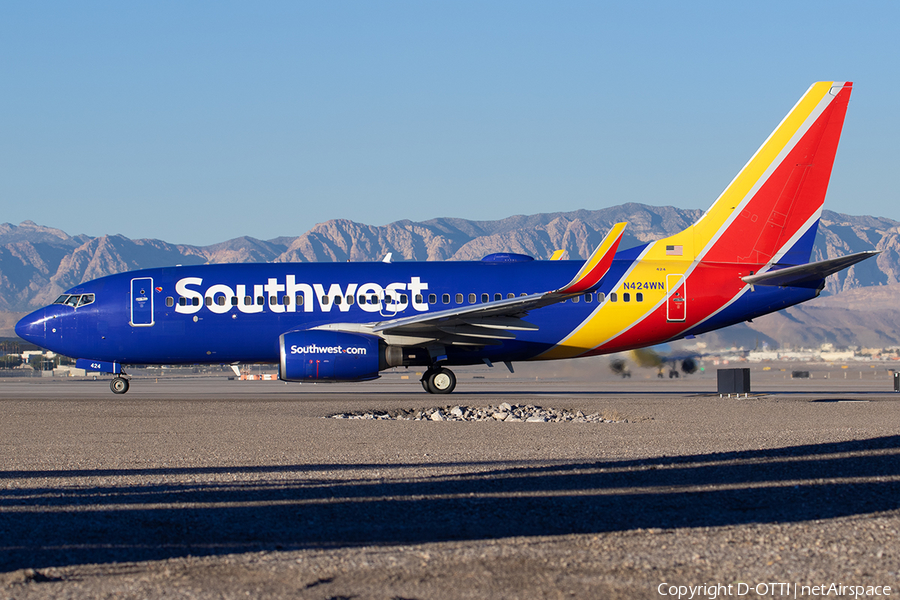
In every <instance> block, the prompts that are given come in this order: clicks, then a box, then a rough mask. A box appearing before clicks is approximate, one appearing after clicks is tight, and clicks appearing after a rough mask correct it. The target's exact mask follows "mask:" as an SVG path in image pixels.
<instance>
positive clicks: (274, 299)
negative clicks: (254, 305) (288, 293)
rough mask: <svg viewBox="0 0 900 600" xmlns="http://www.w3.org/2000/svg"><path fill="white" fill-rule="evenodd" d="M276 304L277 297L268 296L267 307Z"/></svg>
mask: <svg viewBox="0 0 900 600" xmlns="http://www.w3.org/2000/svg"><path fill="white" fill-rule="evenodd" d="M276 304H278V296H269V306H275V305H276Z"/></svg>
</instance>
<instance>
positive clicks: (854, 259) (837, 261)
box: [741, 250, 881, 287]
mask: <svg viewBox="0 0 900 600" xmlns="http://www.w3.org/2000/svg"><path fill="white" fill-rule="evenodd" d="M877 254H881V252H879V251H877V250H870V251H868V252H858V253H856V254H849V255H847V256H841V257H840V258H832V259H829V260H820V261H819V262H814V263H809V264H806V265H797V266H796V267H785V268H784V269H777V270H775V271H766V272H765V273H760V274H758V275H747V276H746V277H741V279H742V280H743V281H744V282H745V283H749V284H750V285H777V286H782V287H784V286H796V287H803V286H805V285H809V284H812V283H818V282H819V281H822V280H823V279H825V278H826V277H828V276H829V275H831V274H833V273H837V272H838V271H842V270H844V269H846V268H847V267H850V266H852V265H855V264H856V263H858V262H861V261H864V260H866V259H867V258H872V257H873V256H875V255H877Z"/></svg>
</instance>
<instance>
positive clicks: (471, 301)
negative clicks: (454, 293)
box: [469, 294, 475, 304]
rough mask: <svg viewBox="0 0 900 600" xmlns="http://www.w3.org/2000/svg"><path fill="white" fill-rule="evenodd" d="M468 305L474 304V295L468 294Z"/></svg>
mask: <svg viewBox="0 0 900 600" xmlns="http://www.w3.org/2000/svg"><path fill="white" fill-rule="evenodd" d="M469 304H475V294H469Z"/></svg>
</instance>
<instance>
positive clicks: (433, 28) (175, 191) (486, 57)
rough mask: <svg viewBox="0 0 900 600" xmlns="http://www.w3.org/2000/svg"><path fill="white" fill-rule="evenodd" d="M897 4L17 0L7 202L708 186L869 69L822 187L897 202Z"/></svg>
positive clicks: (13, 5)
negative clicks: (824, 92) (805, 107)
mask: <svg viewBox="0 0 900 600" xmlns="http://www.w3.org/2000/svg"><path fill="white" fill-rule="evenodd" d="M898 23H900V4H898V3H896V2H860V3H850V2H827V1H815V2H784V1H783V0H780V1H778V2H747V3H737V2H708V3H706V2H690V1H687V2H650V3H647V2H628V3H625V2H618V3H606V2H577V1H547V2H524V1H520V0H517V1H514V2H484V1H477V2H465V1H452V2H450V1H448V2H422V1H411V2H391V1H378V2H370V1H364V2H362V1H361V2H341V1H327V2H326V1H324V0H323V1H322V2H299V1H296V2H263V3H250V2H182V1H179V2H143V3H136V2H109V3H98V2H5V3H3V4H2V5H0V206H2V209H3V210H2V214H0V222H11V223H19V222H20V221H23V220H26V219H31V220H33V221H35V222H37V223H40V224H43V225H48V226H53V227H58V228H60V229H63V230H64V231H66V232H68V233H70V234H78V233H86V234H89V235H102V234H105V233H122V234H124V235H126V236H128V237H131V238H143V237H149V238H160V239H164V240H166V241H170V242H176V243H189V244H201V245H202V244H210V243H215V242H220V241H224V240H227V239H230V238H233V237H237V236H240V235H250V236H253V237H257V238H261V239H270V238H273V237H277V236H281V235H300V234H302V233H304V232H305V231H307V230H309V229H310V228H311V227H313V226H314V225H315V224H316V223H319V222H322V221H326V220H328V219H332V218H347V219H352V220H354V221H358V222H362V223H367V224H372V225H382V224H385V223H389V222H392V221H396V220H399V219H412V220H417V221H418V220H425V219H430V218H434V217H445V216H452V217H463V218H467V219H498V218H503V217H506V216H510V215H514V214H533V213H539V212H549V211H560V210H575V209H579V208H587V209H596V208H602V207H606V206H612V205H615V204H620V203H623V202H644V203H647V204H653V205H674V206H678V207H682V208H706V207H708V206H709V205H710V204H711V203H712V201H713V200H714V199H715V198H716V196H718V194H719V193H720V192H721V191H722V189H723V188H724V187H725V186H726V185H727V184H728V182H729V181H730V180H731V178H732V177H733V176H734V175H735V174H736V173H737V171H738V170H739V169H740V168H741V167H742V166H743V165H744V163H745V162H746V161H747V160H748V159H749V158H750V156H751V155H752V153H753V152H754V151H755V150H756V148H757V147H758V146H759V145H760V144H761V143H762V142H763V140H765V138H766V137H767V136H768V134H769V133H770V131H771V130H772V129H774V127H775V126H776V125H777V124H778V122H779V121H780V120H781V118H782V117H783V116H784V115H785V114H786V113H787V111H788V110H789V109H790V108H791V107H792V106H793V104H794V103H795V102H796V100H797V99H798V98H799V97H800V96H801V95H802V94H803V92H804V91H806V89H807V87H808V86H809V85H810V84H811V83H812V82H814V81H818V80H830V79H835V80H851V81H854V82H855V86H854V93H853V97H852V99H851V102H850V109H849V112H848V116H847V121H846V124H845V127H844V136H843V141H842V144H841V147H840V149H839V151H838V158H837V162H836V166H835V169H834V174H833V177H832V184H831V188H830V190H829V197H828V201H827V202H826V207H827V208H830V209H832V210H836V211H839V212H846V213H850V214H872V215H876V216H884V217H889V218H892V219H897V220H900V201H898V200H900V198H898V194H897V191H896V190H897V185H896V183H895V182H896V172H897V169H898V165H900V143H898V139H900V110H898V108H900V64H898V62H900V61H898V58H900V43H898V39H897V31H898V30H897V26H898Z"/></svg>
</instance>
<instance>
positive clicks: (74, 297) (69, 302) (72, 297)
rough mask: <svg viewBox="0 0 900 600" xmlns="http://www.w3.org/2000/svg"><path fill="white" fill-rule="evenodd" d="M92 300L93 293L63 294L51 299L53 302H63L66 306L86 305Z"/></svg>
mask: <svg viewBox="0 0 900 600" xmlns="http://www.w3.org/2000/svg"><path fill="white" fill-rule="evenodd" d="M93 302H94V294H81V295H79V294H63V295H62V296H60V297H59V298H57V299H56V300H54V301H53V304H65V305H66V306H73V307H78V306H87V305H88V304H92V303H93Z"/></svg>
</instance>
